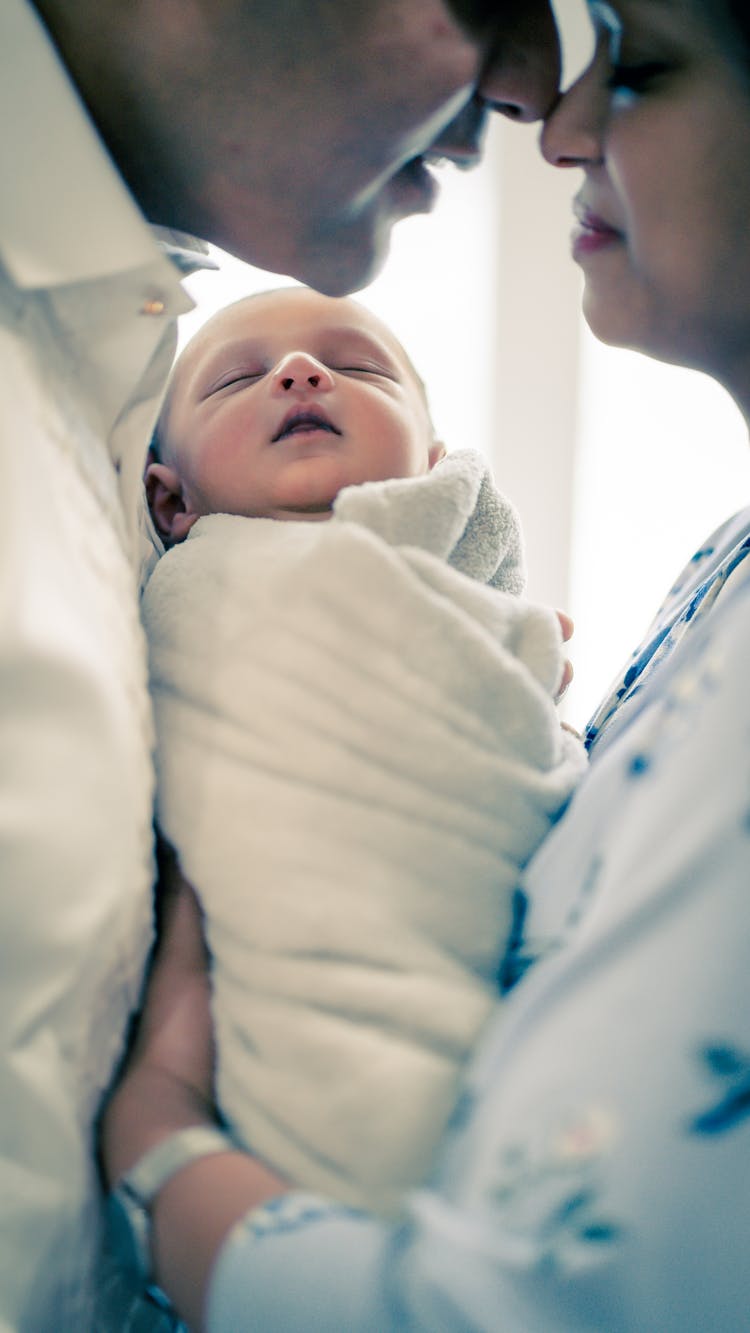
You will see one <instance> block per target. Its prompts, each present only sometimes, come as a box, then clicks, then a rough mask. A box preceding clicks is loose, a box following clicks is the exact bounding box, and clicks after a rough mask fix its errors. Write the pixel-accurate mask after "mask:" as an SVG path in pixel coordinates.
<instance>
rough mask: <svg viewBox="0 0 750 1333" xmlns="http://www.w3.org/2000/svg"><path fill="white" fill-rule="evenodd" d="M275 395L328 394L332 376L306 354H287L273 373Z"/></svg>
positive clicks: (331, 385)
mask: <svg viewBox="0 0 750 1333" xmlns="http://www.w3.org/2000/svg"><path fill="white" fill-rule="evenodd" d="M273 383H274V391H275V392H276V393H280V394H285V393H302V394H309V393H328V392H329V390H330V389H332V388H333V375H332V374H331V372H330V370H329V369H328V367H327V366H324V365H323V363H322V362H321V361H318V360H316V358H315V357H314V356H310V354H309V353H308V352H289V353H288V355H287V356H285V357H282V359H281V361H279V364H278V365H277V367H276V369H275V371H274V373H273Z"/></svg>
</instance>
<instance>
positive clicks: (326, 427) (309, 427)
mask: <svg viewBox="0 0 750 1333" xmlns="http://www.w3.org/2000/svg"><path fill="white" fill-rule="evenodd" d="M319 430H323V431H328V432H329V434H331V435H340V434H341V431H340V430H339V429H338V427H337V426H334V424H333V422H332V421H329V420H328V418H327V417H326V416H324V415H323V414H322V412H309V411H305V410H297V411H295V412H290V413H289V415H288V416H286V417H285V418H284V420H283V421H282V423H281V426H280V427H279V429H278V430H277V432H276V434H275V435H274V436H273V437H272V439H271V444H278V442H279V440H286V439H288V438H289V436H291V435H309V434H312V433H313V432H314V431H319Z"/></svg>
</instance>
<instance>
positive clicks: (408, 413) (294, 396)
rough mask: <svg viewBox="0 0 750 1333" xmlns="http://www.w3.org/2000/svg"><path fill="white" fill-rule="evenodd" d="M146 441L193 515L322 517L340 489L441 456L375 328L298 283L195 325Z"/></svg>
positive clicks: (401, 364)
mask: <svg viewBox="0 0 750 1333" xmlns="http://www.w3.org/2000/svg"><path fill="white" fill-rule="evenodd" d="M160 434H161V439H162V452H163V456H164V460H165V462H166V463H171V464H172V466H173V467H174V469H175V470H176V472H177V473H178V474H179V480H180V484H181V487H182V501H183V503H184V506H185V510H186V513H187V514H188V515H190V514H194V515H196V516H197V515H200V514H209V513H232V514H243V515H247V516H249V517H267V518H276V519H299V518H305V519H316V518H327V517H329V516H330V512H331V506H332V503H333V500H334V499H335V497H336V495H337V494H338V492H339V491H340V490H341V489H342V487H344V486H351V485H355V484H357V483H359V482H363V481H381V480H385V479H386V478H389V477H411V476H417V475H419V474H421V473H424V472H427V471H428V470H429V469H430V467H431V466H432V465H433V463H434V462H436V461H437V459H438V458H439V457H440V456H441V455H442V452H443V450H442V446H441V445H439V444H437V443H436V442H435V440H434V436H433V431H432V426H431V423H430V420H429V414H428V411H427V407H426V404H425V401H424V398H423V395H422V392H421V389H420V387H419V385H418V383H417V381H416V378H415V375H414V372H413V370H412V369H411V367H410V365H409V363H408V361H407V359H406V356H405V354H404V352H403V351H402V349H401V347H400V346H399V344H398V342H397V341H396V339H395V338H394V337H393V336H392V334H391V333H390V332H389V331H388V329H387V328H385V327H384V325H382V324H381V323H380V321H379V320H377V319H376V318H375V316H374V315H371V314H370V313H369V311H367V310H365V309H364V308H363V307H361V306H359V305H358V304H357V303H356V302H354V301H351V300H339V299H334V298H331V297H326V296H320V295H319V294H318V293H317V292H313V291H310V290H308V289H307V288H300V289H297V288H289V289H286V290H283V291H281V292H273V293H268V294H267V295H266V294H264V295H261V296H257V297H253V298H250V299H249V300H246V301H242V302H239V303H237V304H236V305H234V306H230V307H229V308H228V309H226V310H224V311H222V312H221V313H220V314H219V315H217V316H215V317H214V319H212V320H211V321H210V322H209V323H208V324H206V325H205V326H204V327H203V329H202V330H201V331H200V332H199V333H198V335H197V336H196V338H194V339H193V342H192V343H191V344H190V345H189V347H188V348H187V350H186V352H185V353H184V354H183V358H182V361H181V363H180V364H179V365H178V367H177V369H176V372H175V378H174V380H173V386H172V390H171V392H170V395H169V399H168V402H167V406H166V409H165V412H164V413H163V420H162V426H161V431H160Z"/></svg>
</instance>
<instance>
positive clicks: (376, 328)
mask: <svg viewBox="0 0 750 1333" xmlns="http://www.w3.org/2000/svg"><path fill="white" fill-rule="evenodd" d="M347 336H348V337H350V338H352V339H354V338H357V337H359V338H361V339H362V340H367V339H370V340H372V341H374V342H375V343H379V344H381V345H382V346H383V347H384V348H385V350H386V351H387V352H389V353H390V355H391V356H392V357H394V358H395V359H396V360H397V361H399V362H401V363H402V364H403V365H404V367H407V368H408V367H410V362H409V358H408V357H407V355H406V352H405V351H404V349H403V347H402V346H401V344H400V342H399V341H398V339H397V338H396V337H395V335H394V334H393V333H392V332H391V330H390V329H389V328H388V326H387V325H386V324H384V323H383V322H382V321H381V320H380V319H378V317H377V316H376V315H374V314H373V312H372V311H370V310H368V309H367V307H366V306H363V305H361V304H360V303H359V302H358V301H355V300H353V299H352V298H351V297H330V296H322V295H321V294H320V293H318V292H314V291H311V290H309V289H308V288H293V287H292V288H282V289H280V290H279V291H274V292H261V293H258V294H257V295H255V296H249V297H245V298H243V299H242V300H240V301H236V302H234V304H233V305H231V306H226V307H225V308H224V309H223V310H220V311H219V312H218V314H216V315H214V316H212V318H211V319H210V320H208V321H207V323H206V324H204V325H203V328H202V329H200V330H199V332H198V333H197V334H196V335H195V337H194V338H193V340H192V342H190V343H189V344H188V346H187V347H186V348H185V351H184V352H183V354H182V356H181V357H180V360H179V361H178V363H177V366H176V367H175V370H176V371H178V372H180V373H182V372H183V371H189V370H190V369H191V368H195V367H196V366H197V365H198V364H202V363H204V362H205V361H206V359H207V358H213V357H214V356H216V355H219V356H220V355H221V353H222V351H223V350H224V349H226V351H227V352H232V351H233V350H234V349H235V348H238V349H239V348H240V347H241V346H242V344H243V343H244V342H247V343H248V344H250V343H252V344H257V345H258V347H259V348H261V345H262V344H263V343H264V342H267V343H268V345H269V348H270V349H275V348H276V347H277V346H278V345H280V344H281V343H283V341H284V339H285V338H287V337H289V338H291V339H292V340H293V341H298V342H299V343H300V344H301V345H302V346H301V348H300V350H305V348H304V343H305V342H306V341H307V340H308V339H316V338H326V337H329V338H330V339H332V340H335V339H337V338H338V339H343V338H345V337H347Z"/></svg>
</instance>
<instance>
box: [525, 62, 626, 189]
mask: <svg viewBox="0 0 750 1333" xmlns="http://www.w3.org/2000/svg"><path fill="white" fill-rule="evenodd" d="M601 63H602V62H601V57H599V58H597V59H596V60H595V61H594V62H593V63H592V64H591V65H589V67H588V69H587V70H585V71H584V73H583V74H582V75H581V77H580V78H579V79H578V81H577V82H576V83H574V84H573V86H572V87H571V88H569V89H568V91H567V92H566V93H563V94H562V96H561V97H559V98H558V101H557V103H556V105H555V107H554V108H553V110H552V111H551V112H550V113H549V115H548V116H547V119H546V120H545V122H544V125H543V126H542V132H541V134H540V136H539V146H540V148H541V150H542V157H543V158H544V159H545V161H546V162H549V164H550V166H553V167H591V166H597V165H600V164H601V163H602V162H603V161H604V128H605V122H606V115H607V108H608V105H609V100H608V93H607V88H606V84H605V81H604V77H603V74H602V71H601Z"/></svg>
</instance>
